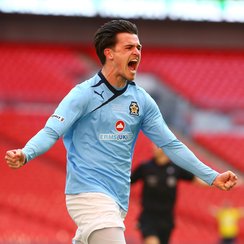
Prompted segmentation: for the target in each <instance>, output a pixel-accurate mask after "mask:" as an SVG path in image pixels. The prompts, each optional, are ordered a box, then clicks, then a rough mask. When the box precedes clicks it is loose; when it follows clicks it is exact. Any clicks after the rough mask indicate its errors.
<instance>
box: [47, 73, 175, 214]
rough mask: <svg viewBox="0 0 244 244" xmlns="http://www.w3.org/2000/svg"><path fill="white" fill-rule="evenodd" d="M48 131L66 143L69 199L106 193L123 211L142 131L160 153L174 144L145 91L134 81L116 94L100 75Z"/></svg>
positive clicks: (76, 91) (78, 91)
mask: <svg viewBox="0 0 244 244" xmlns="http://www.w3.org/2000/svg"><path fill="white" fill-rule="evenodd" d="M45 126H46V127H48V128H51V129H52V130H54V131H55V132H56V133H57V134H58V135H59V137H63V140H64V145H65V147H66V150H67V178H66V190H65V191H66V194H78V193H82V192H100V193H105V194H107V195H109V196H111V197H112V198H113V199H114V200H115V201H116V202H117V203H118V204H119V205H120V207H121V208H122V209H124V210H125V211H127V209H128V199H129V193H130V192H129V189H130V171H131V161H132V156H133V151H134V145H135V141H136V139H137V136H138V133H139V131H140V129H142V130H143V131H144V133H145V134H146V135H147V136H148V137H149V138H150V139H151V140H152V141H153V142H154V143H155V144H157V145H158V146H160V147H161V146H164V145H166V144H167V143H170V142H171V141H173V140H174V139H175V136H174V134H173V133H172V132H171V131H170V130H169V128H168V127H167V125H166V124H165V122H164V120H163V118H162V115H161V113H160V111H159V108H158V106H157V105H156V103H155V102H154V100H153V99H152V98H151V97H150V95H149V94H148V93H147V92H146V91H145V90H144V89H142V88H140V87H138V86H137V85H136V84H135V83H134V82H131V81H127V84H126V86H125V87H124V88H123V89H120V90H118V89H115V88H114V87H113V86H111V85H110V83H109V82H108V81H107V80H106V79H105V77H104V76H103V75H102V73H101V72H99V73H98V74H96V75H95V76H93V77H92V78H91V79H89V80H87V81H84V82H83V83H81V84H78V85H77V86H75V87H74V88H73V89H72V90H71V91H70V92H69V93H68V95H67V96H66V97H65V98H64V99H63V100H62V101H61V103H60V104H59V106H58V107H57V109H56V110H55V112H54V114H53V115H52V116H51V117H50V118H49V119H48V121H47V123H46V125H45ZM159 135H160V136H159Z"/></svg>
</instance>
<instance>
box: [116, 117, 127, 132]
mask: <svg viewBox="0 0 244 244" xmlns="http://www.w3.org/2000/svg"><path fill="white" fill-rule="evenodd" d="M124 128H125V122H124V121H122V120H118V121H117V122H116V124H115V129H116V130H117V131H118V132H121V131H123V130H124Z"/></svg>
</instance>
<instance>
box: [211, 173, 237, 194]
mask: <svg viewBox="0 0 244 244" xmlns="http://www.w3.org/2000/svg"><path fill="white" fill-rule="evenodd" d="M236 183H237V176H236V175H235V174H234V173H233V172H231V171H226V172H224V173H222V174H219V175H218V176H217V177H216V178H215V180H214V181H213V185H214V186H216V187H217V188H219V189H221V190H224V191H228V190H230V189H231V188H232V187H234V186H235V185H236Z"/></svg>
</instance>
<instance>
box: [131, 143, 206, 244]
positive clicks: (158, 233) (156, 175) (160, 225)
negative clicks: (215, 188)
mask: <svg viewBox="0 0 244 244" xmlns="http://www.w3.org/2000/svg"><path fill="white" fill-rule="evenodd" d="M152 151H153V157H152V158H151V159H149V160H148V161H145V162H142V163H141V164H139V166H137V167H136V168H135V169H134V170H133V172H132V175H131V184H134V183H136V182H138V181H141V182H142V183H143V185H142V193H141V194H142V195H141V206H142V209H141V213H140V216H139V218H138V228H139V230H140V232H141V235H142V237H143V243H144V244H168V243H169V241H170V236H171V234H172V231H173V229H174V225H175V221H174V219H175V216H174V209H175V203H176V199H177V185H178V183H179V181H180V180H184V181H189V182H194V183H196V184H199V185H205V186H207V184H206V183H205V182H203V181H202V180H200V179H199V178H197V177H195V176H194V175H193V174H192V173H190V172H188V171H186V170H184V169H182V168H180V167H179V166H177V165H175V164H174V163H173V162H172V161H171V160H170V159H169V158H168V157H167V156H166V154H165V153H164V152H163V150H162V149H161V148H158V147H157V146H156V145H154V144H152Z"/></svg>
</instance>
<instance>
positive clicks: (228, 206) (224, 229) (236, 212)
mask: <svg viewBox="0 0 244 244" xmlns="http://www.w3.org/2000/svg"><path fill="white" fill-rule="evenodd" d="M212 213H213V215H214V217H215V218H216V221H217V225H218V233H219V238H220V241H219V244H236V243H237V238H238V234H239V224H240V219H241V218H243V217H244V208H239V207H235V206H233V204H232V203H231V202H230V201H228V200H226V201H224V203H223V206H220V207H213V208H212Z"/></svg>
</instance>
